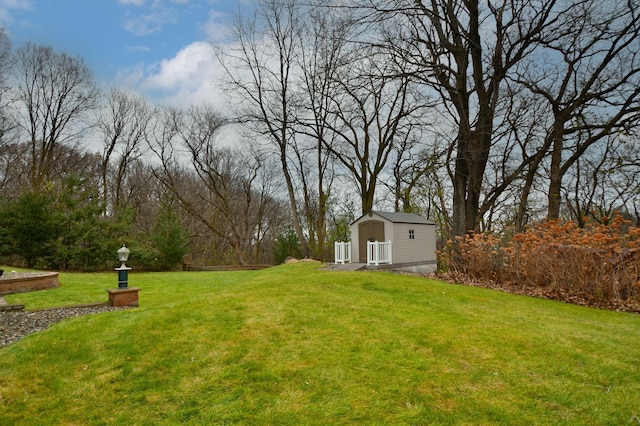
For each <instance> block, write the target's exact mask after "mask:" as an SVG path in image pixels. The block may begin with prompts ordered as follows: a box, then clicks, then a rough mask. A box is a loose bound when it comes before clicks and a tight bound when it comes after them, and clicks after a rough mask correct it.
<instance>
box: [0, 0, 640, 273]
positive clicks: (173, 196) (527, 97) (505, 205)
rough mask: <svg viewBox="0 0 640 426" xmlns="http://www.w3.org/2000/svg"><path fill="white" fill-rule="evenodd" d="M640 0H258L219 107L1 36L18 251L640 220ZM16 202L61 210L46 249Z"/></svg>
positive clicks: (241, 24) (293, 247) (185, 247)
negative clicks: (368, 222)
mask: <svg viewBox="0 0 640 426" xmlns="http://www.w3.org/2000/svg"><path fill="white" fill-rule="evenodd" d="M637 3H638V2H637V1H636V0H625V1H622V0H613V1H604V0H542V1H531V0H500V1H491V0H490V1H480V0H430V1H422V0H413V1H408V0H358V1H355V2H348V3H345V4H343V3H339V2H336V3H326V2H323V3H321V4H318V5H312V4H310V3H308V2H304V3H302V2H297V1H294V0H277V1H276V0H257V1H256V2H255V4H254V7H253V8H251V9H245V10H249V11H248V12H239V13H237V14H236V15H234V16H233V18H232V20H230V22H229V28H230V31H229V34H228V39H226V40H225V42H224V43H220V44H217V45H212V51H211V52H212V56H214V57H215V58H216V60H217V61H218V63H219V65H220V66H221V67H222V68H223V69H224V70H225V71H226V73H225V74H226V77H225V78H224V79H223V80H222V81H218V82H216V84H219V85H220V86H221V87H222V88H224V89H225V93H227V94H228V96H229V99H228V101H227V102H228V103H227V104H226V106H225V108H224V112H223V110H222V109H220V107H218V109H216V108H214V106H213V105H214V104H202V105H193V106H191V107H188V108H177V107H172V106H166V105H152V104H151V103H150V102H149V101H148V100H146V99H145V98H143V97H141V96H139V95H135V94H132V93H129V92H126V91H124V90H122V89H119V88H113V89H111V90H108V91H106V92H102V91H100V90H98V88H97V86H96V84H95V82H94V80H93V77H92V74H91V71H90V70H89V69H88V68H87V67H86V65H85V64H84V62H83V60H82V58H71V57H69V56H68V55H66V54H64V53H61V52H56V51H54V50H53V49H52V48H51V47H47V46H38V45H34V44H31V43H27V44H26V45H25V46H23V47H21V48H19V49H17V50H16V51H15V52H13V51H12V50H11V48H10V44H9V40H8V38H7V37H6V35H5V34H4V33H0V55H2V58H0V84H1V85H2V90H1V91H0V167H1V169H0V197H1V198H2V200H3V208H2V212H3V214H2V215H0V217H1V218H2V219H1V220H2V221H4V222H3V223H4V225H5V226H3V234H2V236H0V239H1V240H2V243H1V245H0V247H1V250H2V253H4V255H5V256H9V255H13V256H16V255H17V254H18V255H19V256H20V258H21V259H24V260H25V261H27V262H48V263H49V264H50V265H51V266H55V267H69V268H88V267H96V268H97V267H99V266H100V265H98V264H100V262H103V263H104V261H105V260H104V259H108V258H109V255H107V253H106V250H107V248H109V249H112V248H113V247H115V248H117V247H118V245H119V244H121V240H123V239H128V240H130V241H131V244H134V245H136V246H137V249H138V250H137V252H138V253H140V257H141V259H140V260H141V261H142V260H144V263H145V264H146V265H148V266H149V267H151V268H160V269H162V268H168V267H171V266H173V265H176V264H177V263H179V261H180V260H181V259H182V257H184V256H185V255H187V258H188V259H190V260H191V261H193V262H196V263H209V264H215V263H218V264H224V263H270V262H279V261H281V260H283V258H285V257H286V256H289V255H296V256H309V257H314V258H318V259H322V260H330V258H331V254H332V253H331V252H332V249H331V248H332V242H333V241H336V240H342V239H347V238H348V223H349V222H350V221H352V220H353V219H355V218H357V217H358V216H359V215H360V214H362V213H365V212H367V211H369V210H371V209H380V210H395V211H403V212H415V213H418V214H422V215H424V216H428V217H430V218H432V219H434V220H435V221H436V222H437V223H438V225H439V232H440V235H441V236H442V237H443V238H444V239H448V238H450V237H453V236H460V235H464V234H465V233H467V232H469V231H489V232H497V233H500V232H504V231H506V230H509V229H514V230H516V231H522V230H523V229H525V228H526V227H527V226H529V225H531V224H532V223H534V222H536V221H539V220H541V219H544V218H549V219H563V218H564V219H572V220H574V221H576V222H577V223H578V224H580V223H584V220H585V218H586V217H591V218H594V219H596V220H598V219H600V218H602V217H612V216H613V214H612V213H613V212H618V213H621V214H622V215H624V216H626V217H628V218H631V219H632V220H633V221H635V223H636V224H638V223H639V222H640V214H639V206H640V204H639V203H640V195H639V194H640V190H639V185H640V180H639V179H638V178H639V171H640V163H639V162H638V158H640V156H639V155H638V154H639V152H638V151H639V150H640V146H639V144H638V142H637V136H638V135H637V124H638V118H639V115H638V112H639V109H638V108H639V106H640V102H639V100H640V99H639V96H640V81H639V77H640V76H639V73H640V57H639V56H638V54H639V53H640V50H639V49H640V43H639V40H640V39H639V33H638V32H639V31H640V25H639V24H640V22H639V19H640V17H639V16H638V14H637V13H636V10H637V6H639V5H638V4H637ZM230 128H233V129H235V135H236V136H233V137H232V138H230V137H229V136H228V135H229V132H228V131H227V130H228V129H230ZM28 197H31V198H28ZM40 198H42V200H40ZM43 200H44V201H46V203H45V204H44V206H46V207H40V208H41V209H43V212H41V213H37V212H38V210H37V208H36V206H35V205H34V204H33V203H35V202H36V201H38V202H44V201H43ZM36 204H37V203H36ZM29 206H30V207H29ZM20 209H27V211H29V209H33V210H32V211H31V212H32V213H35V217H44V216H40V215H41V214H44V213H47V214H52V215H53V217H52V218H51V223H52V224H53V225H55V226H54V228H59V229H55V230H48V231H46V232H44V234H46V235H49V236H52V235H55V236H56V238H55V239H54V240H52V241H47V244H39V245H38V244H36V245H35V246H36V247H41V248H44V247H48V244H50V245H51V247H49V248H48V250H49V252H45V253H44V254H42V255H39V254H37V253H35V254H34V253H30V252H29V250H26V249H24V248H20V247H17V244H19V241H20V238H19V237H20V235H21V234H20V232H19V231H18V229H20V226H18V224H17V223H16V222H17V218H18V217H20V218H21V219H22V220H25V221H26V220H27V217H28V215H27V214H25V211H23V213H20V214H16V213H17V212H20V211H21V210H20ZM41 223H42V224H44V223H46V221H41ZM65 224H66V225H65ZM97 224H100V225H99V226H98V225H97ZM26 226H27V228H29V226H30V225H29V224H28V221H27V225H26ZM75 227H77V228H78V229H75ZM83 227H86V229H85V228H83ZM89 231H91V232H93V233H99V235H98V234H91V233H89ZM29 238H33V237H29ZM27 242H28V241H27ZM20 244H22V243H20ZM28 245H29V244H26V246H28ZM93 245H99V247H93ZM89 246H91V248H90V249H89V248H88V247H89ZM101 247H103V248H101ZM100 250H105V251H104V252H102V251H100ZM98 253H100V257H98ZM93 258H95V259H100V260H99V261H97V263H98V264H92V265H91V266H89V264H91V263H92V262H91V260H90V259H93ZM143 258H144V259H143ZM29 259H30V260H29ZM82 259H84V260H82ZM170 259H171V260H170ZM94 263H96V261H94ZM102 265H103V264H102ZM103 266H104V265H103Z"/></svg>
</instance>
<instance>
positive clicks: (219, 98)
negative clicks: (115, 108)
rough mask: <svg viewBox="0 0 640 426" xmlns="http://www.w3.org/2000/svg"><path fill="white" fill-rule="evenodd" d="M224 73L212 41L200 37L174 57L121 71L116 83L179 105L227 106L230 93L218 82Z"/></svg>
mask: <svg viewBox="0 0 640 426" xmlns="http://www.w3.org/2000/svg"><path fill="white" fill-rule="evenodd" d="M224 75H225V74H224V70H223V69H222V68H221V67H220V65H219V64H218V62H217V60H216V58H215V55H214V52H213V48H212V46H211V44H210V43H209V42H206V41H199V42H195V43H192V44H190V45H188V46H186V47H184V48H183V49H182V50H180V51H179V52H178V53H177V54H176V56H175V57H173V58H171V59H166V60H163V61H161V62H160V63H157V64H154V65H152V66H147V67H145V66H143V65H137V66H136V67H134V68H132V69H128V70H123V71H121V72H120V73H119V75H118V76H117V82H116V83H117V84H118V85H122V86H125V87H128V88H131V89H135V90H136V91H138V92H140V93H141V94H143V95H145V96H147V97H148V98H150V99H153V100H154V101H156V102H162V103H168V104H171V105H177V106H186V105H190V104H194V103H195V104H199V103H202V102H208V103H210V104H212V105H214V106H217V107H219V108H225V102H226V101H225V100H226V96H225V95H224V93H223V92H222V91H221V90H220V88H219V87H217V86H216V85H215V84H214V82H216V81H221V80H222V79H223V78H224Z"/></svg>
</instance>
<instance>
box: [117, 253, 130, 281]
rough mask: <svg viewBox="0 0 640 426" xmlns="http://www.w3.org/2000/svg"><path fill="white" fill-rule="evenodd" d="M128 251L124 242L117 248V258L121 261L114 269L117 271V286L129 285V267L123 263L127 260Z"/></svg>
mask: <svg viewBox="0 0 640 426" xmlns="http://www.w3.org/2000/svg"><path fill="white" fill-rule="evenodd" d="M129 253H130V251H129V249H128V248H127V247H126V246H125V245H124V244H123V245H122V247H121V248H120V249H119V250H118V260H119V261H120V263H121V265H120V267H119V268H116V271H118V288H127V287H128V285H129V270H131V268H129V267H127V265H125V263H126V262H127V260H129Z"/></svg>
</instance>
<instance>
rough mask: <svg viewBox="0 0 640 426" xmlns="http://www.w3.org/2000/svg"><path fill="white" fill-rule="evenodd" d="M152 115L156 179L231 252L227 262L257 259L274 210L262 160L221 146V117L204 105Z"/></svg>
mask: <svg viewBox="0 0 640 426" xmlns="http://www.w3.org/2000/svg"><path fill="white" fill-rule="evenodd" d="M158 119H159V120H160V121H159V123H158V128H157V130H158V132H157V133H155V134H154V137H155V142H154V143H153V144H152V147H151V149H152V150H153V151H154V152H155V153H156V155H157V157H158V159H159V160H160V162H161V165H160V167H158V168H156V170H155V175H156V177H157V178H158V179H159V180H160V181H161V182H162V183H163V184H164V185H165V186H166V187H167V188H168V189H169V190H170V191H171V192H172V193H173V196H174V197H175V199H177V200H178V201H179V202H180V205H181V206H182V208H184V209H185V210H186V211H187V212H188V213H189V214H190V215H191V216H193V217H195V218H197V220H198V221H199V222H200V223H202V224H203V225H205V226H206V228H207V229H208V230H209V231H210V232H211V233H212V234H213V235H214V236H215V237H217V239H218V240H219V241H222V242H224V244H225V246H226V247H227V248H228V249H229V250H230V251H232V252H233V255H234V258H233V259H227V261H232V262H238V263H240V264H247V263H250V262H252V261H254V262H255V261H256V260H257V259H260V258H263V256H261V250H262V249H261V248H260V247H261V245H262V243H263V240H264V238H266V237H267V236H272V230H274V229H275V228H277V226H274V222H275V223H277V222H278V220H279V216H278V213H279V211H280V209H279V208H278V202H277V201H276V199H275V198H274V197H273V196H272V191H275V190H276V189H275V188H273V187H272V186H271V185H272V173H271V172H270V168H269V167H268V165H267V164H265V162H264V159H263V158H256V157H253V156H251V155H245V154H244V153H243V150H242V149H240V148H239V147H236V148H235V149H234V148H230V147H228V146H227V147H225V146H224V145H223V143H222V141H221V139H220V132H221V129H222V128H223V127H224V125H225V124H226V123H227V121H226V119H224V118H223V117H222V116H221V115H220V114H218V113H217V112H216V111H214V110H213V109H212V108H211V107H209V106H206V105H205V106H198V107H195V106H194V107H191V108H189V109H188V110H186V111H182V110H177V109H164V110H163V111H162V114H161V115H159V117H158ZM246 152H249V153H251V150H245V153H246ZM187 165H188V166H187ZM222 251H225V250H224V248H223V250H222ZM227 251H228V250H227Z"/></svg>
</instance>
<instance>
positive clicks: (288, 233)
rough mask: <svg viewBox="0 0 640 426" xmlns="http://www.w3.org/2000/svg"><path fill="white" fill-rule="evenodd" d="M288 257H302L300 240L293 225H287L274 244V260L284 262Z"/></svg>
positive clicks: (278, 262) (277, 262)
mask: <svg viewBox="0 0 640 426" xmlns="http://www.w3.org/2000/svg"><path fill="white" fill-rule="evenodd" d="M288 257H294V258H300V257H302V249H301V247H300V240H298V235H297V234H296V230H295V229H294V228H293V226H287V227H286V228H285V229H284V230H283V231H282V232H280V233H279V234H278V235H277V236H276V240H275V242H274V245H273V261H274V262H275V263H276V264H280V263H283V262H284V261H285V260H287V258H288Z"/></svg>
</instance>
